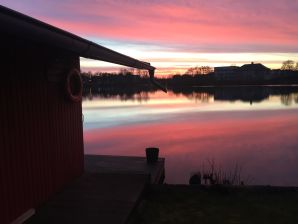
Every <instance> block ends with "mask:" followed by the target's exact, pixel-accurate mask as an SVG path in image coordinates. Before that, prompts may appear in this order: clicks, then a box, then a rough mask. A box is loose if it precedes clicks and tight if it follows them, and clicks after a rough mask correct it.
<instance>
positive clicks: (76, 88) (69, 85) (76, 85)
mask: <svg viewBox="0 0 298 224" xmlns="http://www.w3.org/2000/svg"><path fill="white" fill-rule="evenodd" d="M65 84H66V85H65V90H66V95H67V97H68V98H69V99H70V100H71V101H73V102H75V103H76V102H81V101H82V92H83V83H82V79H81V76H80V72H79V71H78V70H77V69H73V70H71V71H70V72H69V73H68V74H67V77H66V82H65Z"/></svg>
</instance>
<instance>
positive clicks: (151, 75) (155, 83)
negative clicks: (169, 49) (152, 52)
mask: <svg viewBox="0 0 298 224" xmlns="http://www.w3.org/2000/svg"><path fill="white" fill-rule="evenodd" d="M148 71H149V76H150V81H151V83H152V84H153V85H154V86H156V87H157V88H158V89H160V90H162V91H164V92H165V93H167V92H168V91H167V89H166V88H165V87H164V86H162V85H161V84H160V83H158V82H156V81H155V79H154V71H155V68H154V69H152V70H148Z"/></svg>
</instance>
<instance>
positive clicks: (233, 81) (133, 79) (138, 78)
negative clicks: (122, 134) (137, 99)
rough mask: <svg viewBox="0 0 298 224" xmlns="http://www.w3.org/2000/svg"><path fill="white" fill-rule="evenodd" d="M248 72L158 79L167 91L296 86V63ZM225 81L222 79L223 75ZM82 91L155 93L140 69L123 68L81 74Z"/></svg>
mask: <svg viewBox="0 0 298 224" xmlns="http://www.w3.org/2000/svg"><path fill="white" fill-rule="evenodd" d="M252 73H253V74H250V72H249V71H245V72H243V74H237V73H236V74H234V75H230V76H229V77H228V79H227V78H221V75H219V74H215V72H214V69H213V68H211V67H209V66H201V67H192V68H189V69H188V70H187V71H186V72H185V74H183V75H180V74H176V75H173V76H169V77H166V78H157V79H158V81H159V82H160V83H162V84H163V85H164V86H166V87H167V88H168V89H172V90H174V89H176V90H179V88H184V87H185V86H192V87H193V86H202V85H206V86H208V85H219V86H220V85H267V84H298V62H297V63H296V64H295V62H294V61H292V60H287V61H285V62H283V64H282V66H281V69H275V70H270V69H267V71H258V72H256V71H252ZM223 77H224V75H223ZM82 79H83V83H84V87H85V88H87V89H90V88H93V90H96V91H98V89H100V90H101V91H109V92H113V91H114V92H115V93H119V91H120V94H121V91H122V90H125V91H124V92H127V91H126V90H129V89H131V90H133V91H142V90H148V91H149V90H155V89H156V87H155V86H152V85H151V83H150V80H149V76H148V72H147V71H146V70H139V69H127V68H122V69H121V70H120V71H119V72H118V73H106V72H103V73H101V72H99V73H90V72H88V73H82Z"/></svg>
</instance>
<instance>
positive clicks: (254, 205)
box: [131, 185, 298, 224]
mask: <svg viewBox="0 0 298 224" xmlns="http://www.w3.org/2000/svg"><path fill="white" fill-rule="evenodd" d="M133 217H134V219H133V221H131V223H142V224H147V223H150V224H161V223H163V224H170V223H177V224H179V223H192V224H193V223H200V224H204V223H223V224H224V223H229V224H235V223H245V224H246V223H254V224H256V223H262V224H266V223H270V224H271V223H273V224H275V223H282V224H287V223H289V224H294V223H298V188H279V187H219V186H211V187H204V186H202V187H194V186H187V185H180V186H179V185H162V186H157V187H154V188H153V189H151V190H150V191H149V192H148V193H147V194H146V195H145V197H144V200H143V201H142V202H141V204H140V206H139V208H138V209H137V211H136V212H135V215H134V216H133Z"/></svg>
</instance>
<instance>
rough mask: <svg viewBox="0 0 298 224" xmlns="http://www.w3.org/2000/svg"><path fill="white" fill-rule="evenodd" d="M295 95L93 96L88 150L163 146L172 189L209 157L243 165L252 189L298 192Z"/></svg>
mask: <svg viewBox="0 0 298 224" xmlns="http://www.w3.org/2000/svg"><path fill="white" fill-rule="evenodd" d="M253 89H255V90H254V91H253ZM105 91H106V90H105ZM297 93H298V90H297V87H289V88H285V87H265V88H263V89H262V88H255V87H241V88H240V87H233V88H227V87H224V88H223V87H222V88H210V87H200V88H195V89H193V90H192V91H187V92H182V91H177V90H175V91H172V92H170V93H169V94H164V93H162V92H159V91H147V92H146V93H143V92H137V93H136V94H133V95H131V94H127V95H123V94H124V93H120V94H119V93H118V92H113V93H108V92H105V94H104V95H101V91H99V92H95V93H94V94H91V95H92V97H93V98H92V101H90V100H89V99H88V98H87V96H90V94H89V95H86V98H85V101H84V102H83V112H84V115H85V122H84V141H85V152H86V153H91V154H108V155H138V156H144V149H145V148H146V147H148V146H158V147H160V149H161V151H160V153H161V156H164V157H165V158H166V182H168V183H188V180H189V177H190V174H191V173H193V172H196V171H199V170H200V169H201V165H202V163H204V161H206V160H208V159H210V158H212V159H215V161H216V163H217V164H218V165H220V166H221V168H222V169H224V170H230V169H233V167H234V166H235V164H239V165H241V167H242V168H243V171H242V172H243V176H244V177H249V178H250V179H251V182H250V184H265V185H267V184H270V185H284V186H293V185H294V186H298V178H297V177H298V138H297V134H298V105H297V101H298V100H297V99H298V94H297ZM131 97H132V98H131ZM250 103H252V105H250Z"/></svg>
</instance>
